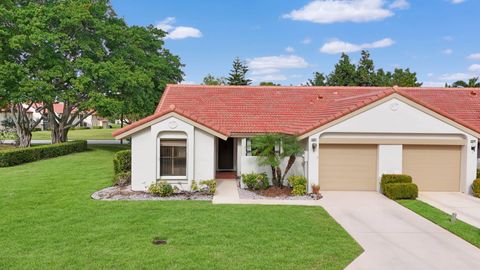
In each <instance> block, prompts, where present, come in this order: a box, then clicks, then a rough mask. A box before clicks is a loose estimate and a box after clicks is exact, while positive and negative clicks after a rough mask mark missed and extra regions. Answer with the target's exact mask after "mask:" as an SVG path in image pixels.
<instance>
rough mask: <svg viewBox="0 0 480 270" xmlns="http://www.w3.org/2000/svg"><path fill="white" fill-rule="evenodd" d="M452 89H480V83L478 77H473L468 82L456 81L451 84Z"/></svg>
mask: <svg viewBox="0 0 480 270" xmlns="http://www.w3.org/2000/svg"><path fill="white" fill-rule="evenodd" d="M452 87H462V88H475V87H480V81H479V78H478V77H474V78H471V79H469V80H468V81H456V82H454V83H453V84H452Z"/></svg>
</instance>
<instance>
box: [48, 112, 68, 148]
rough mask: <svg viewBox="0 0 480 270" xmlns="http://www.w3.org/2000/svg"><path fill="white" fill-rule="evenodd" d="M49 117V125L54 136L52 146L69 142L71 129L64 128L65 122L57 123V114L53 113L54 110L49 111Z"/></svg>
mask: <svg viewBox="0 0 480 270" xmlns="http://www.w3.org/2000/svg"><path fill="white" fill-rule="evenodd" d="M52 108H53V107H52ZM48 117H49V119H48V123H49V124H50V130H51V136H52V144H55V143H62V142H67V141H68V130H69V128H64V123H63V122H57V119H56V118H55V117H56V116H55V112H53V110H49V111H48Z"/></svg>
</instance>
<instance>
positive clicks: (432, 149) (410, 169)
mask: <svg viewBox="0 0 480 270" xmlns="http://www.w3.org/2000/svg"><path fill="white" fill-rule="evenodd" d="M460 166H461V146H456V145H454V146H449V145H448V146H447V145H404V146H403V173H405V174H408V175H411V176H412V177H413V182H414V183H416V184H417V185H418V189H419V190H421V191H459V190H460Z"/></svg>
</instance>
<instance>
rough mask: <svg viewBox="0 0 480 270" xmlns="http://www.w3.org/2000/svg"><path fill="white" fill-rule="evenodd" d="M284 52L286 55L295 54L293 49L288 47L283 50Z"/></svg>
mask: <svg viewBox="0 0 480 270" xmlns="http://www.w3.org/2000/svg"><path fill="white" fill-rule="evenodd" d="M285 51H286V52H287V53H293V52H295V49H294V48H293V47H290V46H288V47H286V48H285Z"/></svg>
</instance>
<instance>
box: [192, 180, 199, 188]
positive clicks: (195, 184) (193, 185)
mask: <svg viewBox="0 0 480 270" xmlns="http://www.w3.org/2000/svg"><path fill="white" fill-rule="evenodd" d="M190 191H198V184H197V181H195V180H192V184H191V185H190Z"/></svg>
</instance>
